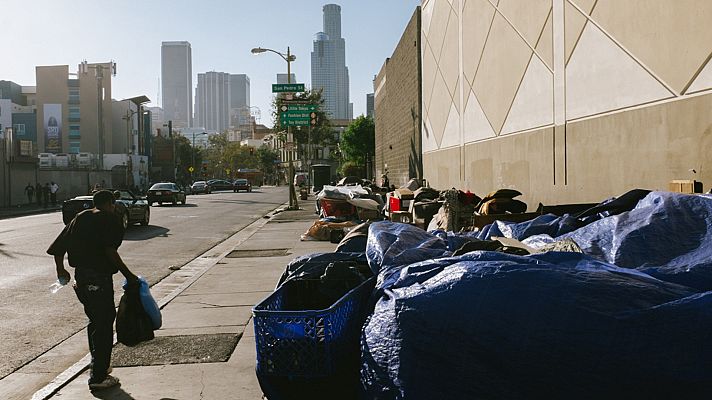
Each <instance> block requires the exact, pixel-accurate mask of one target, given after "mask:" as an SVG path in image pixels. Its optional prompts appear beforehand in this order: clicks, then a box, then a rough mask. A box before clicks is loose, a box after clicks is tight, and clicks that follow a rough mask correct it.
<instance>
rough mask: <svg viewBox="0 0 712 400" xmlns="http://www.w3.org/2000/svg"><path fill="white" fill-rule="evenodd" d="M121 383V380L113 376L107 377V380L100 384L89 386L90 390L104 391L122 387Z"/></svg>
mask: <svg viewBox="0 0 712 400" xmlns="http://www.w3.org/2000/svg"><path fill="white" fill-rule="evenodd" d="M120 384H121V383H120V382H119V378H116V377H114V376H111V375H107V376H106V378H104V380H103V381H101V382H99V383H90V384H89V390H92V391H94V390H104V389H108V388H112V387H114V386H117V385H120Z"/></svg>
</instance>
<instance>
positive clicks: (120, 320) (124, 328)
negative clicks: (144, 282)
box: [116, 284, 154, 346]
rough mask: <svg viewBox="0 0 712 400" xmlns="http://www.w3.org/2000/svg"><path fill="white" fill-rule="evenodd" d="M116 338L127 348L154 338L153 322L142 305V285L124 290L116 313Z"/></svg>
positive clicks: (128, 286) (131, 286)
mask: <svg viewBox="0 0 712 400" xmlns="http://www.w3.org/2000/svg"><path fill="white" fill-rule="evenodd" d="M116 337H117V339H118V341H119V343H123V344H125V345H126V346H135V345H137V344H139V343H141V342H145V341H147V340H151V339H153V337H154V335H153V321H152V320H151V317H150V316H149V315H148V313H147V312H146V311H145V310H144V308H143V305H142V304H141V294H140V284H139V285H127V286H126V287H125V288H124V294H123V295H121V300H120V301H119V310H118V312H117V313H116Z"/></svg>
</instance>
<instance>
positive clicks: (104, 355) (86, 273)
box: [47, 190, 139, 391]
mask: <svg viewBox="0 0 712 400" xmlns="http://www.w3.org/2000/svg"><path fill="white" fill-rule="evenodd" d="M93 199H94V208H92V209H89V210H85V211H82V212H80V213H79V214H77V216H76V217H75V218H74V219H73V220H72V222H70V223H69V224H68V225H67V226H66V227H65V228H64V230H63V231H62V233H60V234H59V236H57V238H56V239H55V240H54V242H53V243H52V245H51V246H50V247H49V249H47V253H48V254H51V255H53V256H54V262H55V265H56V268H57V278H58V279H59V280H60V281H64V282H68V281H69V279H70V275H69V272H67V270H66V269H65V268H64V254H65V253H66V254H68V259H69V265H70V266H71V267H74V279H75V284H74V290H75V292H76V294H77V298H79V301H80V302H81V303H82V305H83V306H84V312H85V313H86V315H87V317H88V318H89V325H88V326H87V334H88V336H89V351H90V352H91V359H92V361H91V375H90V378H89V389H90V390H92V391H95V390H102V389H107V388H110V387H113V386H116V385H118V384H119V380H118V379H117V378H115V377H113V376H111V375H109V371H110V365H111V348H112V346H113V341H114V319H115V318H116V310H115V305H114V286H113V281H112V275H113V274H115V273H116V272H119V271H120V272H121V273H122V274H123V275H124V277H126V281H127V282H128V285H130V286H133V285H138V284H139V283H138V278H137V277H136V275H134V274H133V273H132V272H131V271H130V270H129V269H128V267H127V266H126V264H124V262H123V260H122V259H121V257H120V256H119V253H118V251H117V249H118V247H119V246H120V245H121V241H122V240H123V234H122V229H121V227H120V226H119V224H118V220H117V219H116V216H115V215H114V195H113V194H112V193H111V192H110V191H108V190H100V191H98V192H96V193H95V194H94V197H93Z"/></svg>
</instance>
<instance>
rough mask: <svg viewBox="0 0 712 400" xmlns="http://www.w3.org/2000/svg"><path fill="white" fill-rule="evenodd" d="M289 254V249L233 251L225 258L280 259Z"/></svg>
mask: <svg viewBox="0 0 712 400" xmlns="http://www.w3.org/2000/svg"><path fill="white" fill-rule="evenodd" d="M289 254H290V252H289V249H258V250H233V251H231V252H230V254H228V255H227V258H254V257H282V256H286V255H289Z"/></svg>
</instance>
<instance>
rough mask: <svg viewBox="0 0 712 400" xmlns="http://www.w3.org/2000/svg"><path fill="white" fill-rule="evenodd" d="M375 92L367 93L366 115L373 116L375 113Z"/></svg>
mask: <svg viewBox="0 0 712 400" xmlns="http://www.w3.org/2000/svg"><path fill="white" fill-rule="evenodd" d="M374 107H375V103H374V93H368V94H366V116H367V117H371V118H373V114H374Z"/></svg>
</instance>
